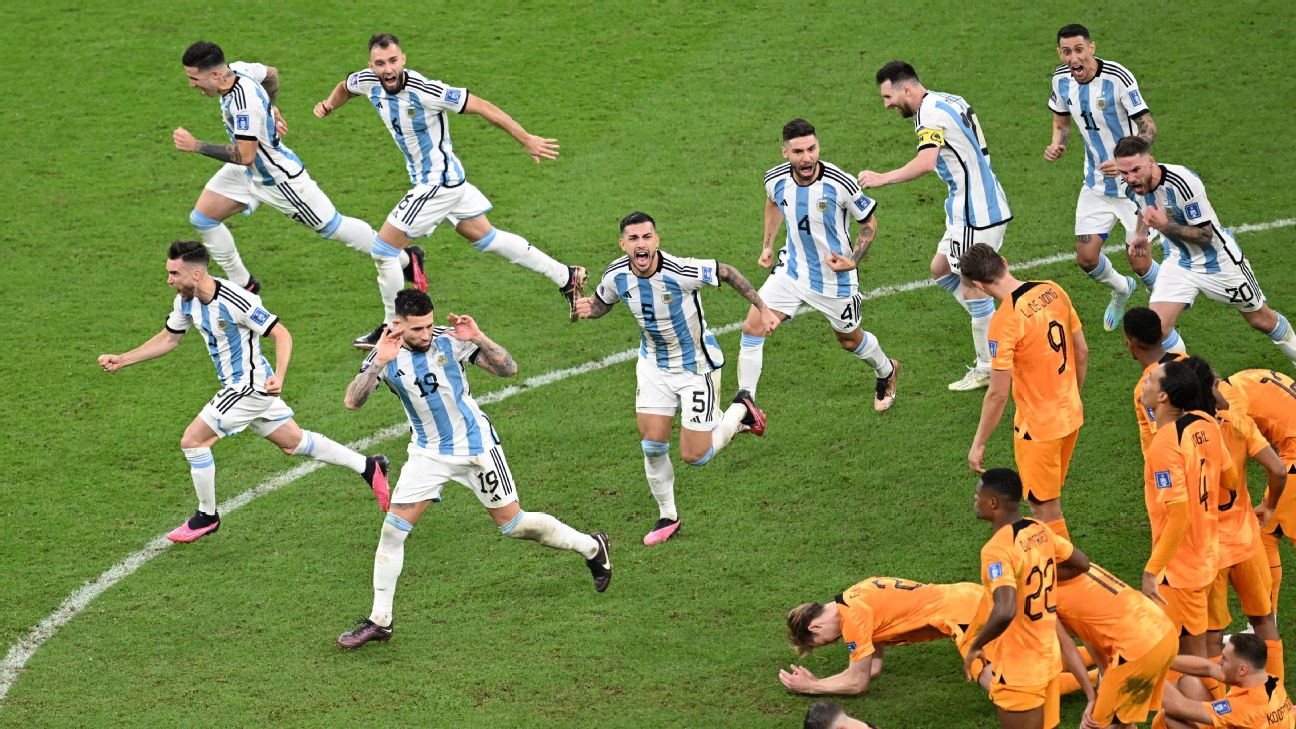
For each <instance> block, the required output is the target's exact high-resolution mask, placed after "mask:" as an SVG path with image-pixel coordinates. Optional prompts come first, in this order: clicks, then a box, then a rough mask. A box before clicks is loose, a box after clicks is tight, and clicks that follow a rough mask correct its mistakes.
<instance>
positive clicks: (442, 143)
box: [346, 69, 468, 187]
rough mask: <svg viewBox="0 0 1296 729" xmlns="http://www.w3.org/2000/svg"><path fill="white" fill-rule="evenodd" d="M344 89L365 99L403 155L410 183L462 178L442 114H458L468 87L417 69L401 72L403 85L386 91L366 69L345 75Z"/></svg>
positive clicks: (451, 182) (448, 183) (452, 182)
mask: <svg viewBox="0 0 1296 729" xmlns="http://www.w3.org/2000/svg"><path fill="white" fill-rule="evenodd" d="M346 88H347V91H350V92H351V93H353V94H355V95H357V96H364V97H366V98H368V99H369V103H371V104H373V107H374V110H375V111H377V112H378V117H379V118H380V119H382V120H383V124H386V125H387V131H389V132H391V135H392V139H394V140H395V141H396V146H397V147H399V148H400V151H401V154H403V155H405V169H406V170H408V171H409V176H410V182H411V183H413V184H415V185H440V186H442V187H458V186H459V185H462V184H463V183H464V181H465V180H466V179H467V176H466V175H465V173H464V168H463V165H462V164H460V162H459V158H458V157H456V156H455V153H454V144H453V143H452V142H451V141H450V120H449V118H448V117H447V116H446V112H448V111H453V112H454V113H456V114H461V113H463V110H464V106H465V105H467V103H468V89H465V88H460V87H456V86H447V85H446V84H444V83H442V82H440V81H432V80H430V79H428V78H427V77H426V76H424V75H423V74H421V73H419V72H418V71H411V70H409V69H406V70H405V83H404V85H402V86H401V90H400V91H397V92H396V93H394V94H389V93H387V90H386V89H384V88H383V85H382V82H381V81H379V80H378V75H377V74H375V73H374V72H373V71H370V70H368V69H366V70H363V71H356V72H355V73H353V74H351V75H350V76H348V77H347V80H346Z"/></svg>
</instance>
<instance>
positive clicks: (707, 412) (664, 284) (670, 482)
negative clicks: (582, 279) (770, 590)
mask: <svg viewBox="0 0 1296 729" xmlns="http://www.w3.org/2000/svg"><path fill="white" fill-rule="evenodd" d="M620 246H621V250H623V251H625V253H626V255H624V256H622V257H621V258H618V259H617V260H615V261H613V262H612V264H611V265H609V266H608V267H607V269H606V270H605V271H604V272H603V280H602V281H600V282H599V285H598V289H597V291H596V292H595V294H594V295H593V296H587V297H584V298H580V299H577V300H576V309H575V310H576V314H577V316H579V317H580V318H582V319H597V318H598V317H600V316H603V315H604V314H606V313H608V312H609V311H611V310H612V306H613V305H614V304H616V303H617V301H618V300H620V301H624V302H625V304H626V306H627V307H628V308H629V309H630V313H631V314H632V315H634V318H635V321H636V322H637V323H638V324H639V329H640V343H641V344H640V347H639V361H638V365H637V367H636V373H637V376H638V381H639V386H638V388H637V389H636V391H635V412H636V413H637V420H638V423H639V435H640V436H641V437H642V438H643V441H642V445H643V453H644V471H645V472H647V475H648V487H649V489H651V490H652V495H653V498H654V499H656V500H657V508H658V512H659V514H658V519H657V523H656V524H655V525H654V526H653V528H652V530H651V531H649V532H648V534H647V535H646V536H645V537H644V544H646V545H649V546H652V545H654V544H660V543H662V542H664V541H666V540H667V539H670V538H671V537H672V536H674V535H675V532H676V531H677V530H678V529H679V526H680V520H679V513H678V512H677V511H676V508H675V470H674V468H673V467H672V466H671V460H670V435H671V429H672V428H673V427H674V425H675V413H676V411H678V410H680V408H681V407H682V408H683V415H682V416H681V422H680V457H681V458H683V459H684V462H685V463H687V464H689V465H691V466H703V465H705V464H706V463H707V462H709V461H710V460H711V459H712V457H714V456H715V454H716V453H719V452H720V450H721V449H722V448H724V447H725V446H727V445H729V441H730V440H732V439H733V437H734V435H735V434H737V433H739V432H742V431H744V430H750V431H751V433H752V434H753V435H764V434H765V413H763V412H761V410H760V409H759V408H757V407H756V403H755V401H754V400H753V399H752V397H751V396H750V395H749V394H748V393H746V392H743V391H741V390H739V392H738V395H737V396H736V397H734V400H733V402H734V404H733V405H731V406H730V407H729V408H728V409H726V410H725V411H724V414H723V415H721V413H720V410H719V407H718V405H717V398H718V396H719V394H720V368H721V367H722V366H723V365H724V354H723V353H721V351H720V345H719V344H718V343H717V342H716V338H715V335H714V334H712V333H711V330H710V329H709V328H707V323H706V317H705V315H704V314H703V312H702V297H701V293H700V291H701V289H702V287H703V286H717V287H718V286H719V285H720V283H721V282H722V281H723V282H725V283H727V284H729V285H730V286H731V287H733V289H734V290H735V291H737V292H738V293H740V294H742V296H743V298H745V299H747V300H748V301H750V302H751V304H752V306H754V307H755V308H756V310H757V311H759V312H760V315H761V321H762V322H764V324H763V331H764V332H765V333H769V332H770V331H771V330H773V328H774V326H775V324H776V322H777V318H776V314H775V313H774V312H772V311H770V310H769V308H767V307H766V306H765V302H764V301H762V300H761V297H760V294H758V293H756V289H754V288H752V285H751V284H750V283H748V281H747V279H746V278H744V277H743V275H742V274H741V273H739V272H738V270H737V269H735V268H734V267H732V266H729V265H727V264H724V263H720V262H718V261H716V260H714V259H701V258H677V257H675V256H672V255H670V254H669V253H666V252H665V251H662V250H660V249H659V246H660V239H659V238H658V236H657V223H656V221H654V220H653V219H652V217H651V216H650V215H648V214H647V213H642V212H634V213H630V214H629V215H627V216H625V217H624V218H622V219H621V239H620Z"/></svg>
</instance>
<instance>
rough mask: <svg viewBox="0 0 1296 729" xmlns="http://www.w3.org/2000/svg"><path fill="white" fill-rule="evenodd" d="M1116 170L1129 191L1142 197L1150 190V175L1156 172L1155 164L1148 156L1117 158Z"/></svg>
mask: <svg viewBox="0 0 1296 729" xmlns="http://www.w3.org/2000/svg"><path fill="white" fill-rule="evenodd" d="M1116 170H1117V171H1118V172H1119V173H1120V176H1121V179H1122V180H1124V181H1125V184H1126V185H1129V186H1130V189H1131V190H1133V191H1134V192H1136V193H1138V194H1139V195H1144V194H1146V193H1147V192H1148V191H1149V190H1151V189H1152V174H1153V172H1155V170H1156V162H1155V161H1153V159H1152V157H1151V156H1149V155H1139V156H1137V157H1117V158H1116Z"/></svg>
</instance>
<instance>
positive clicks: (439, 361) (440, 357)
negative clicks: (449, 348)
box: [432, 352, 450, 367]
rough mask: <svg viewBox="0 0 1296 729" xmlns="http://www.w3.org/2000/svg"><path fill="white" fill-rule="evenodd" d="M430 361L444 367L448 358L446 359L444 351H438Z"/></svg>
mask: <svg viewBox="0 0 1296 729" xmlns="http://www.w3.org/2000/svg"><path fill="white" fill-rule="evenodd" d="M432 361H433V362H436V366H437V367H445V366H446V363H447V362H449V361H450V360H448V359H446V356H445V353H444V352H438V353H437V356H436V359H434V360H432Z"/></svg>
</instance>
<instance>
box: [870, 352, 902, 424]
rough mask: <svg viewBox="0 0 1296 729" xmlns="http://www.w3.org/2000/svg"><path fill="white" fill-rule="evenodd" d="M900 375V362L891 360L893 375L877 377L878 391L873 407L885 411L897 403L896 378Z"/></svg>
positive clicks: (880, 411) (881, 411)
mask: <svg viewBox="0 0 1296 729" xmlns="http://www.w3.org/2000/svg"><path fill="white" fill-rule="evenodd" d="M899 376H900V363H899V362H897V361H895V360H891V375H890V376H889V377H879V378H877V392H876V394H875V395H874V396H873V409H874V410H876V411H878V412H879V413H885V412H886V411H887V410H890V409H891V406H892V405H894V404H895V399H896V378H897V377H899Z"/></svg>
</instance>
